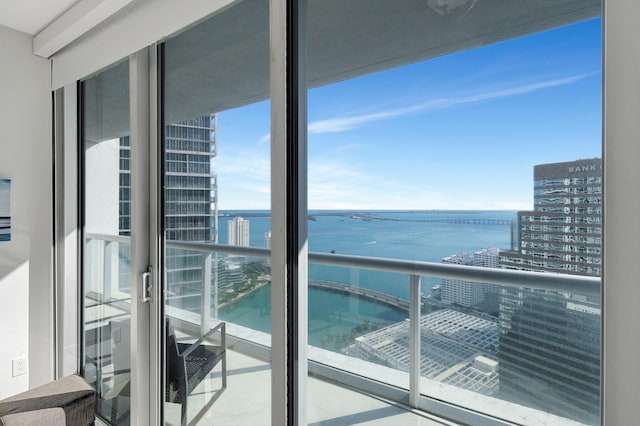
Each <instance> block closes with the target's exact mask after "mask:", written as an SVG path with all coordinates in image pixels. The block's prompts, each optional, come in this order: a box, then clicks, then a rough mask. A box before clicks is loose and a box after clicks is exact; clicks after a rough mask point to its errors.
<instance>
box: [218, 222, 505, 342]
mask: <svg viewBox="0 0 640 426" xmlns="http://www.w3.org/2000/svg"><path fill="white" fill-rule="evenodd" d="M235 216H242V217H243V218H245V219H248V220H249V221H250V235H251V236H250V240H251V241H250V243H251V246H254V247H264V246H265V239H264V234H265V232H267V231H269V229H270V227H271V225H270V217H269V212H266V211H223V212H221V216H220V220H219V228H220V229H219V236H220V242H221V243H222V244H226V242H227V220H230V219H233V218H234V217H235ZM309 216H310V217H309V223H308V225H309V251H310V252H321V253H331V252H334V253H340V254H352V255H359V256H373V257H381V258H392V259H393V258H395V259H409V260H418V261H429V262H440V261H441V260H442V258H444V257H446V256H449V255H451V254H454V253H458V252H466V253H473V252H476V251H478V250H482V249H484V248H487V247H497V248H499V249H502V250H507V249H509V246H510V241H511V226H510V221H511V220H512V219H514V218H515V217H516V212H515V211H311V212H309ZM495 221H498V223H493V222H495ZM309 280H311V281H312V280H322V281H332V282H337V283H343V284H350V285H355V286H360V287H365V288H368V289H372V290H376V291H380V292H384V293H388V294H391V295H394V296H398V297H401V298H404V299H408V295H409V278H408V276H406V275H404V274H394V273H382V272H377V271H369V270H357V269H347V268H337V267H330V266H323V265H314V264H311V265H309ZM439 283H440V280H439V279H435V278H428V277H423V278H422V288H423V292H424V293H428V292H429V291H430V289H431V287H433V286H435V285H438V284H439ZM270 297H271V289H270V286H265V287H262V288H260V289H258V290H257V291H255V292H254V293H252V294H250V295H248V296H245V297H243V298H241V299H239V300H237V301H235V302H234V303H232V304H230V305H227V306H225V307H224V308H222V309H221V311H220V316H221V318H223V319H224V320H226V321H231V322H234V323H237V324H241V325H244V326H246V327H250V328H253V329H256V330H260V331H264V332H269V331H270V326H271V320H270V311H271V309H270V300H271V299H270ZM406 317H407V312H406V311H404V310H402V309H397V308H393V307H390V306H387V305H382V304H379V303H375V302H372V301H370V300H366V299H362V298H358V297H354V296H346V295H344V294H340V293H336V292H332V291H328V290H325V289H320V288H314V287H310V289H309V343H310V344H311V345H314V346H319V347H322V348H325V349H330V350H335V351H341V350H344V349H345V348H346V347H347V346H348V345H349V344H350V343H353V340H354V339H355V337H357V336H359V335H362V334H365V333H366V332H369V331H371V330H374V329H377V328H380V327H384V326H386V325H389V324H392V323H395V322H398V321H402V320H404V319H405V318H406Z"/></svg>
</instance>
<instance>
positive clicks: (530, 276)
mask: <svg viewBox="0 0 640 426" xmlns="http://www.w3.org/2000/svg"><path fill="white" fill-rule="evenodd" d="M86 239H87V240H95V241H102V242H103V243H104V247H105V248H104V255H105V261H104V265H107V264H109V262H112V260H110V259H112V258H111V257H108V256H111V254H110V251H109V250H108V249H107V248H108V247H109V245H110V244H113V243H114V242H118V243H125V242H126V240H127V238H126V237H114V236H110V235H96V234H88V235H86ZM166 248H167V249H171V250H175V251H178V250H179V251H184V252H188V253H194V254H200V255H201V264H200V265H197V266H196V265H192V267H196V268H197V269H200V270H201V271H204V272H203V273H201V274H200V280H201V283H200V285H199V288H200V290H201V293H200V295H199V299H200V309H199V310H198V311H199V318H198V315H195V314H194V313H193V312H192V313H191V314H189V315H188V316H189V317H192V320H193V322H196V323H197V320H198V319H199V324H200V327H201V330H200V331H201V333H205V332H206V331H207V330H208V329H209V328H210V324H211V320H212V318H217V316H218V315H217V312H216V310H217V308H218V299H217V296H218V294H217V290H216V289H213V292H212V285H211V284H212V283H214V282H217V280H216V279H215V277H213V276H212V274H216V273H217V269H216V268H212V264H213V262H217V256H218V255H231V256H243V257H247V258H259V259H269V258H270V250H268V249H261V248H253V247H238V246H228V245H219V244H209V243H191V242H173V241H172V242H167V243H166ZM309 263H311V264H318V265H325V266H334V267H341V268H355V269H362V270H372V271H376V272H390V273H396V274H403V275H406V276H407V285H408V286H409V298H408V299H409V300H408V302H409V310H408V313H409V315H408V317H409V318H408V323H409V326H408V338H409V362H408V364H409V368H408V378H409V384H408V401H405V402H408V403H409V405H411V406H413V407H418V408H424V407H425V404H422V403H421V400H422V399H423V398H424V395H423V392H422V391H423V390H424V389H421V386H422V387H424V386H425V383H431V382H425V380H424V377H422V374H421V362H422V361H423V357H424V354H423V348H421V344H422V341H423V340H422V339H421V332H422V331H421V329H422V326H421V316H422V305H423V302H424V300H425V299H424V298H423V294H422V291H421V277H433V278H441V279H447V280H464V281H468V282H472V283H474V284H480V283H483V284H494V285H498V286H501V287H502V288H503V289H506V290H508V289H512V292H513V293H518V292H522V291H523V290H524V289H526V291H527V292H529V293H530V294H533V295H541V296H540V297H547V296H546V295H548V294H553V295H556V298H558V297H560V298H565V300H568V301H570V302H571V303H573V302H574V301H575V305H578V306H581V302H584V301H586V300H588V301H589V303H588V304H590V306H591V307H592V312H591V313H593V310H594V309H595V310H597V311H598V312H599V298H600V292H601V290H600V288H601V281H600V279H599V278H596V277H585V276H575V275H565V274H555V273H538V272H528V271H517V270H507V269H494V268H483V267H474V266H464V265H456V264H442V263H433V262H420V261H409V260H396V259H384V258H373V257H363V256H351V255H342V254H325V253H309ZM212 271H213V272H212ZM558 295H560V296H558ZM575 295H579V296H578V297H576V298H574V297H573V296H575ZM550 299H553V297H550ZM211 301H213V303H211ZM514 303H515V304H516V305H518V304H519V305H518V306H522V304H523V303H525V304H526V302H522V300H521V299H516V302H514ZM550 303H551V302H550ZM568 305H569V304H567V306H568ZM212 306H213V312H212ZM594 306H595V308H593V307H594ZM572 309H574V310H575V312H576V315H577V314H584V311H585V309H586V308H584V309H583V308H580V307H578V308H575V307H574V308H572ZM168 313H169V314H170V312H169V311H168ZM553 315H555V314H553V313H552V317H553ZM584 315H587V314H584ZM597 315H598V321H599V314H597ZM553 318H555V317H553ZM553 321H555V319H554V320H553ZM558 321H560V319H558ZM544 327H547V325H544ZM596 327H598V328H599V325H597V326H596ZM564 333H565V334H568V332H564ZM597 338H598V339H599V335H598V336H597ZM261 343H264V342H261ZM598 345H599V343H598ZM576 350H577V349H576ZM421 355H422V357H421ZM598 357H599V354H598ZM315 371H316V372H317V371H322V369H320V370H318V369H316V370H315ZM354 373H356V372H348V373H347V374H354ZM331 374H341V373H339V372H338V373H336V372H335V371H334V372H333V373H331ZM342 374H344V373H342ZM356 374H357V373H356ZM595 374H596V376H597V377H598V380H599V371H598V372H597V373H595ZM334 379H335V377H334ZM346 382H347V381H345V383H346ZM368 390H370V389H368ZM445 402H447V401H445ZM484 402H485V403H486V401H484ZM455 403H459V402H455ZM426 406H429V407H431V406H432V405H429V404H427V405H426ZM466 408H471V409H476V408H475V407H466ZM531 411H535V410H531ZM510 420H512V419H510ZM520 420H522V419H520ZM582 421H584V420H582ZM587 422H588V421H587ZM498 423H500V422H498Z"/></svg>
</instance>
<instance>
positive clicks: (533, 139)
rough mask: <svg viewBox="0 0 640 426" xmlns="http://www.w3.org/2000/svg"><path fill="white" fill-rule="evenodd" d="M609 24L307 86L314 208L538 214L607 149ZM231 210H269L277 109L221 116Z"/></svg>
mask: <svg viewBox="0 0 640 426" xmlns="http://www.w3.org/2000/svg"><path fill="white" fill-rule="evenodd" d="M601 58H602V51H601V21H600V19H595V20H591V21H587V22H583V23H578V24H574V25H570V26H567V27H563V28H559V29H555V30H552V31H546V32H543V33H539V34H534V35H531V36H527V37H522V38H519V39H515V40H511V41H508V42H503V43H498V44H494V45H490V46H485V47H483V48H479V49H474V50H470V51H465V52H460V53H456V54H452V55H448V56H444V57H440V58H435V59H432V60H429V61H425V62H421V63H416V64H412V65H408V66H404V67H400V68H396V69H393V70H389V71H384V72H379V73H375V74H370V75H367V76H363V77H360V78H357V79H353V80H348V81H344V82H340V83H336V84H332V85H328V86H324V87H320V88H317V89H312V90H311V91H310V92H309V126H308V128H309V208H310V209H365V210H366V209H385V210H389V209H419V210H429V209H490V210H493V209H510V210H519V209H529V208H531V207H532V204H533V182H532V177H533V166H534V165H535V164H543V163H551V162H560V161H571V160H576V159H580V158H592V157H600V156H601V79H602V75H601V68H602V65H601ZM218 126H219V127H218V129H219V130H218V144H219V145H218V152H219V154H218V157H217V158H216V159H214V163H213V164H214V169H215V170H216V172H217V173H218V182H219V197H218V199H219V202H220V204H219V208H220V209H223V210H228V209H269V203H270V198H269V169H270V158H269V151H270V147H269V144H270V141H269V103H268V102H260V103H257V104H253V105H248V106H245V107H242V108H237V109H234V110H230V111H224V112H221V113H219V114H218Z"/></svg>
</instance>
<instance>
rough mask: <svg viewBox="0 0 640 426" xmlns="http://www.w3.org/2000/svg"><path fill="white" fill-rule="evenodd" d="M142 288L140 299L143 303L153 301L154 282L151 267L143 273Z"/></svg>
mask: <svg viewBox="0 0 640 426" xmlns="http://www.w3.org/2000/svg"><path fill="white" fill-rule="evenodd" d="M141 282H142V288H141V289H140V290H141V291H140V301H141V302H142V303H149V302H151V289H152V285H153V282H152V280H151V267H149V269H147V272H143V273H142V280H141Z"/></svg>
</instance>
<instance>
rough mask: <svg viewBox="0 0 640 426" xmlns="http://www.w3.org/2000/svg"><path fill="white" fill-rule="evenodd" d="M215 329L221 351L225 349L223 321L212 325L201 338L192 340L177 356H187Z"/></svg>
mask: <svg viewBox="0 0 640 426" xmlns="http://www.w3.org/2000/svg"><path fill="white" fill-rule="evenodd" d="M216 331H220V346H221V347H222V350H223V351H224V350H226V346H227V345H226V326H225V323H224V322H221V323H220V324H218V325H216V326H215V327H213V328H212V329H211V330H209V331H207V332H206V333H205V335H204V336H202V337H201V338H199V339H198V340H196V341H195V342H193V343H192V344H191V346H189V347H188V348H187V349H185V350H184V351H183V352H181V353H180V354H179V356H180V357H186V356H188V355H189V354H190V353H191V352H193V351H194V350H196V349H197V348H198V346H200V345H201V344H202V343H204V341H205V340H206V339H208V338H209V336H210V335H211V334H213V333H215V332H216Z"/></svg>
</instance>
